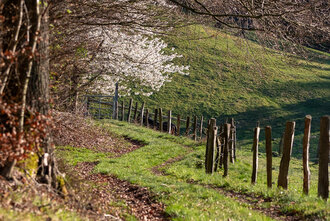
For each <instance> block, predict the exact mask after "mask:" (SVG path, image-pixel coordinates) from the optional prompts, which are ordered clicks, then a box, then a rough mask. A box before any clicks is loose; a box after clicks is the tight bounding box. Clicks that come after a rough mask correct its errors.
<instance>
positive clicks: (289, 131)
mask: <svg viewBox="0 0 330 221" xmlns="http://www.w3.org/2000/svg"><path fill="white" fill-rule="evenodd" d="M295 125H296V122H294V121H292V122H286V127H285V133H284V140H283V154H282V158H281V163H280V171H279V174H278V181H277V186H278V187H282V188H283V189H287V188H288V172H289V164H290V158H291V152H292V145H293V139H294V129H295Z"/></svg>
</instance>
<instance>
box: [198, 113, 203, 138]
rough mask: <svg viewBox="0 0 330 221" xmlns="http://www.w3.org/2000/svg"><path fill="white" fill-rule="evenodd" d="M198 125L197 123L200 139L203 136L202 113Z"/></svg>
mask: <svg viewBox="0 0 330 221" xmlns="http://www.w3.org/2000/svg"><path fill="white" fill-rule="evenodd" d="M200 122H201V123H200V125H199V136H200V139H202V138H203V115H202V116H201V121H200Z"/></svg>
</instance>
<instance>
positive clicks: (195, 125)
mask: <svg viewBox="0 0 330 221" xmlns="http://www.w3.org/2000/svg"><path fill="white" fill-rule="evenodd" d="M193 131H194V141H196V140H197V116H195V118H194V126H193Z"/></svg>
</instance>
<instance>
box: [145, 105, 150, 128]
mask: <svg viewBox="0 0 330 221" xmlns="http://www.w3.org/2000/svg"><path fill="white" fill-rule="evenodd" d="M145 124H146V127H149V109H148V108H147V109H146V121H145Z"/></svg>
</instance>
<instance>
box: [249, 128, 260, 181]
mask: <svg viewBox="0 0 330 221" xmlns="http://www.w3.org/2000/svg"><path fill="white" fill-rule="evenodd" d="M259 134H260V127H256V128H254V137H253V146H252V150H253V164H252V177H251V183H252V184H255V183H256V182H257V174H258V145H259Z"/></svg>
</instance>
